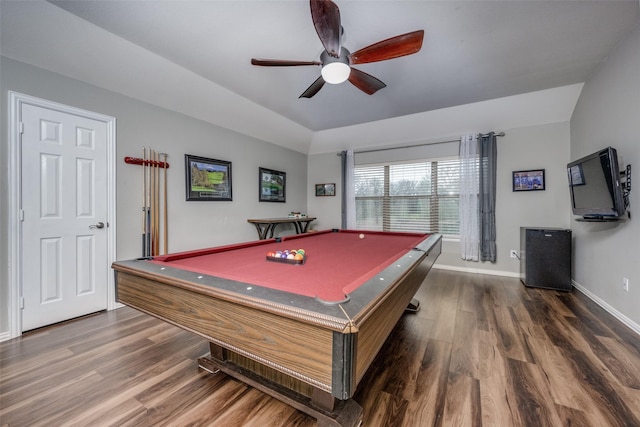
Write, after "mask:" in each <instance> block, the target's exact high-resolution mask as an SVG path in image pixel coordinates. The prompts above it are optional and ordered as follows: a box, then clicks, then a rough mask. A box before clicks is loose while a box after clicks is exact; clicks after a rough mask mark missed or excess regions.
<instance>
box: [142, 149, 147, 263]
mask: <svg viewBox="0 0 640 427" xmlns="http://www.w3.org/2000/svg"><path fill="white" fill-rule="evenodd" d="M145 157H147V149H146V148H144V147H143V148H142V165H141V166H142V256H143V257H146V256H147V248H146V246H147V244H146V242H147V175H146V173H145V170H144V158H145Z"/></svg>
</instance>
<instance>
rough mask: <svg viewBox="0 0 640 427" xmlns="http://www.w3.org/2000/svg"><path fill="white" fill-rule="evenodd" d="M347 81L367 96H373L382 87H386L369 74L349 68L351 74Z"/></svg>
mask: <svg viewBox="0 0 640 427" xmlns="http://www.w3.org/2000/svg"><path fill="white" fill-rule="evenodd" d="M349 81H350V82H351V84H353V85H354V86H355V87H357V88H358V89H360V90H361V91H363V92H364V93H366V94H367V95H373V94H374V93H376V92H377V91H379V90H380V89H382V88H383V87H387V85H386V84H384V83H382V82H381V81H380V80H378V79H376V78H375V77H373V76H372V75H371V74H367V73H365V72H364V71H360V70H357V69H355V68H353V67H352V68H351V74H349Z"/></svg>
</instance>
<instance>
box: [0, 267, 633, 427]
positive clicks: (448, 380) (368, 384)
mask: <svg viewBox="0 0 640 427" xmlns="http://www.w3.org/2000/svg"><path fill="white" fill-rule="evenodd" d="M417 297H418V298H419V299H420V301H421V303H422V307H421V310H420V312H418V313H417V314H406V315H405V316H403V318H402V319H401V320H400V322H399V323H398V325H397V327H396V329H395V330H394V332H393V333H392V336H391V338H390V339H389V340H388V341H387V343H386V345H385V347H384V349H383V350H382V352H381V353H380V354H379V356H378V358H377V359H376V360H375V362H374V364H373V366H372V368H371V369H370V371H369V372H368V373H367V375H366V377H365V378H364V379H363V381H362V382H361V383H360V386H359V388H358V392H357V394H356V396H355V400H356V401H357V402H359V403H360V404H361V405H362V406H363V408H364V423H363V425H364V426H367V427H370V426H407V427H421V426H432V425H438V426H536V427H537V426H598V427H601V426H640V339H639V337H638V335H636V334H635V333H633V332H632V331H631V330H629V329H628V328H626V327H625V326H623V325H622V324H620V323H619V322H618V321H616V320H614V319H613V318H612V317H611V316H609V315H608V314H606V313H605V312H603V311H602V310H601V309H600V308H599V307H597V306H596V305H595V304H593V303H592V302H591V301H589V300H588V299H587V298H585V297H584V296H583V295H582V294H580V293H579V292H573V293H560V292H555V291H549V290H538V289H529V288H525V287H524V286H522V285H521V284H520V283H519V282H518V280H517V279H512V278H501V277H495V276H483V275H474V274H462V273H453V272H447V271H441V270H433V271H431V273H430V274H429V277H428V278H427V280H426V282H425V283H424V284H423V285H422V287H421V289H420V290H419V291H418V295H417ZM206 352H207V343H206V342H205V341H204V340H202V339H201V338H198V337H196V336H195V335H193V334H191V333H188V332H185V331H182V330H180V329H178V328H176V327H174V326H171V325H169V324H166V323H164V322H161V321H158V320H156V319H154V318H152V317H149V316H147V315H145V314H141V313H139V312H136V311H135V310H133V309H130V308H123V309H119V310H115V311H112V312H108V313H100V314H97V315H93V316H89V317H86V318H83V319H80V320H76V321H71V322H68V323H65V324H61V325H56V326H53V327H49V328H44V329H41V330H38V331H34V332H30V333H26V334H24V336H23V337H22V338H19V339H15V340H11V341H6V342H4V343H0V368H1V374H0V375H1V377H0V380H1V383H0V426H3V427H4V426H12V427H13V426H40V425H42V426H63V425H73V426H164V425H166V426H188V425H189V426H206V425H211V426H225V427H228V426H231V427H233V426H260V427H262V426H312V425H314V420H313V419H311V418H309V417H307V416H306V415H303V414H301V413H299V412H297V411H295V410H293V409H291V408H289V407H287V406H286V405H284V404H282V403H280V402H278V401H276V400H274V399H272V398H270V397H268V396H266V395H264V394H262V393H260V392H258V391H256V390H254V389H251V388H248V387H246V386H244V385H242V384H240V383H238V382H236V381H235V380H232V379H230V378H228V377H226V376H225V375H223V374H217V375H211V374H207V373H205V372H202V371H199V370H198V368H197V366H196V359H197V358H198V356H201V355H202V354H204V353H206Z"/></svg>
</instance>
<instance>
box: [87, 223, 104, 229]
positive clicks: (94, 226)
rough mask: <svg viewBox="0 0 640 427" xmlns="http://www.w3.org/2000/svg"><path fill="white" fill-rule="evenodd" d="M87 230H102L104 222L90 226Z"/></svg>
mask: <svg viewBox="0 0 640 427" xmlns="http://www.w3.org/2000/svg"><path fill="white" fill-rule="evenodd" d="M89 228H104V222H99V223H97V224H93V225H90V226H89Z"/></svg>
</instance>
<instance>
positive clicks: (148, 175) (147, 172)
mask: <svg viewBox="0 0 640 427" xmlns="http://www.w3.org/2000/svg"><path fill="white" fill-rule="evenodd" d="M150 156H151V149H149V148H148V149H147V157H145V159H144V164H145V176H146V178H147V180H148V181H147V183H148V186H147V195H146V202H145V203H146V204H145V206H146V209H145V210H146V213H147V221H146V227H147V239H146V242H147V243H146V244H147V255H146V256H151V165H150V163H149V157H150Z"/></svg>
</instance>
